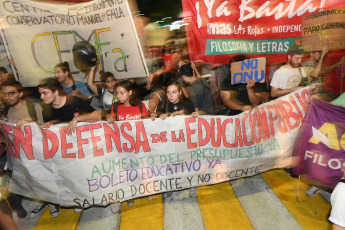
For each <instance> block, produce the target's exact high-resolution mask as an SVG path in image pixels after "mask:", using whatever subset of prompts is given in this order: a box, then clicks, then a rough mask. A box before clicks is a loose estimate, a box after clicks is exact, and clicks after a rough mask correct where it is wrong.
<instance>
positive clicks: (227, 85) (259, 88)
mask: <svg viewBox="0 0 345 230" xmlns="http://www.w3.org/2000/svg"><path fill="white" fill-rule="evenodd" d="M221 90H222V91H235V92H236V93H237V96H236V99H237V100H238V101H240V102H242V103H243V104H244V105H251V103H250V100H249V96H248V91H247V84H236V85H231V79H230V78H225V79H224V80H223V82H222V85H221ZM253 90H254V92H255V93H264V92H268V88H267V85H266V83H259V82H256V83H255V85H254V87H253ZM241 112H242V111H240V110H231V114H230V115H237V114H239V113H241Z"/></svg>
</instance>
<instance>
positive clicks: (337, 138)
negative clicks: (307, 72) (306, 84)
mask: <svg viewBox="0 0 345 230" xmlns="http://www.w3.org/2000/svg"><path fill="white" fill-rule="evenodd" d="M344 149H345V108H344V107H340V106H336V105H332V104H329V103H326V102H322V101H319V100H312V101H311V103H310V106H309V109H308V111H307V114H306V116H305V118H304V121H303V124H302V126H301V128H300V131H299V133H298V135H297V136H296V139H295V144H294V149H293V156H298V157H299V159H298V164H297V165H296V166H295V167H294V168H293V172H294V173H295V174H299V175H302V176H303V177H305V178H306V179H308V180H310V181H311V182H312V183H313V184H315V185H318V186H321V187H328V188H334V187H335V186H336V184H337V183H338V182H339V180H340V179H341V177H342V176H343V171H342V169H343V167H344V166H345V150H344Z"/></svg>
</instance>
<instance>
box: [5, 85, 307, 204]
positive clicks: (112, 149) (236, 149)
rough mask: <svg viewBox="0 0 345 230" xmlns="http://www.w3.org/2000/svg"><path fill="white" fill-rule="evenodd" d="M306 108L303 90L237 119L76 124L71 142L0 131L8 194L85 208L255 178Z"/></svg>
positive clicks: (283, 155) (56, 133) (285, 150)
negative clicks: (8, 166)
mask: <svg viewBox="0 0 345 230" xmlns="http://www.w3.org/2000/svg"><path fill="white" fill-rule="evenodd" d="M308 102H309V92H308V89H307V88H305V89H301V90H299V91H296V92H294V93H292V94H290V95H287V96H285V97H282V98H279V99H277V100H274V101H271V102H269V103H265V104H263V105H260V106H259V107H256V108H254V109H253V110H252V111H247V112H244V113H242V114H240V115H238V116H230V117H228V116H200V117H198V118H192V117H185V116H181V117H174V118H167V119H166V120H160V119H156V120H155V121H151V120H150V119H144V120H138V121H124V122H116V123H115V124H108V123H107V122H97V123H80V124H78V126H77V128H76V133H74V134H73V135H71V136H68V135H66V133H65V132H64V129H65V128H64V127H65V125H66V124H59V125H54V126H52V127H51V128H49V129H40V128H39V126H37V125H36V124H28V125H26V126H24V127H23V128H22V129H21V130H20V129H18V128H16V127H14V126H13V125H12V124H9V123H2V129H3V131H4V134H5V136H6V137H7V138H8V139H9V140H10V146H9V151H8V156H9V158H10V159H11V162H12V164H13V177H12V180H11V184H10V190H11V191H12V192H14V193H18V194H21V195H24V196H29V197H32V198H38V199H41V200H46V201H50V202H52V203H58V204H60V205H63V206H73V205H74V206H81V207H83V208H85V207H88V206H90V205H94V204H97V205H107V204H109V203H111V202H116V201H125V200H128V199H133V198H136V197H141V196H147V195H152V194H156V193H162V192H167V191H174V190H181V189H186V188H190V187H195V186H201V185H208V184H215V183H220V182H224V181H228V180H232V179H237V178H241V177H247V176H252V175H255V174H259V173H261V172H263V171H266V170H269V169H272V168H274V167H277V166H278V165H280V164H281V163H283V162H284V161H286V160H287V159H289V157H290V156H291V152H292V148H293V144H294V139H295V136H296V134H297V132H298V130H299V127H300V126H301V124H302V121H303V118H304V115H305V112H306V110H307V108H308Z"/></svg>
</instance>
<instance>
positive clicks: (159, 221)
mask: <svg viewBox="0 0 345 230" xmlns="http://www.w3.org/2000/svg"><path fill="white" fill-rule="evenodd" d="M163 225H164V224H163V202H162V195H154V196H153V199H152V200H147V199H146V198H140V199H135V200H134V205H133V206H132V207H128V206H127V202H123V203H122V211H121V224H120V229H123V230H129V229H135V230H138V229H140V230H145V229H147V230H154V229H161V230H163V229H164V226H163Z"/></svg>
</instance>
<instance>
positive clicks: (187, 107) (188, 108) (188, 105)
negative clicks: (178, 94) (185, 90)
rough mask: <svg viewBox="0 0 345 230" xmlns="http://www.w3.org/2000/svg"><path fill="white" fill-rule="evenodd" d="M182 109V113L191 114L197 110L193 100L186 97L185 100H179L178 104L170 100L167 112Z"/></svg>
mask: <svg viewBox="0 0 345 230" xmlns="http://www.w3.org/2000/svg"><path fill="white" fill-rule="evenodd" d="M176 111H180V114H181V115H182V114H184V115H189V114H191V113H193V112H195V108H194V105H193V102H192V101H191V100H189V99H184V100H183V101H180V102H177V103H176V104H173V103H171V102H170V101H169V102H168V107H167V112H168V113H173V112H176Z"/></svg>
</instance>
